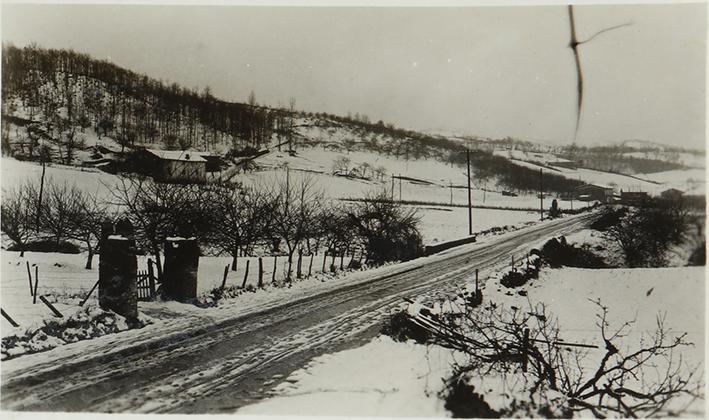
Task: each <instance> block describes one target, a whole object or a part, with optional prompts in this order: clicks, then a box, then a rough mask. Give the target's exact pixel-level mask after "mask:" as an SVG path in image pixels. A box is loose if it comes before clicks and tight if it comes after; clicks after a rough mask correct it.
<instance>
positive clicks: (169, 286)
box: [162, 238, 199, 302]
mask: <svg viewBox="0 0 709 420" xmlns="http://www.w3.org/2000/svg"><path fill="white" fill-rule="evenodd" d="M198 268H199V245H198V244H197V240H196V239H194V238H190V239H185V238H167V239H166V240H165V267H164V269H163V280H162V284H163V291H164V294H165V296H166V297H167V298H172V299H176V300H178V301H181V302H185V301H189V300H191V299H194V298H196V297H197V270H198Z"/></svg>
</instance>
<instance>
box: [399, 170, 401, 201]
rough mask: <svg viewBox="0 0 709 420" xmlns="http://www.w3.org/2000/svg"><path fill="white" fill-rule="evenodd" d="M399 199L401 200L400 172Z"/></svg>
mask: <svg viewBox="0 0 709 420" xmlns="http://www.w3.org/2000/svg"><path fill="white" fill-rule="evenodd" d="M399 201H401V174H399Z"/></svg>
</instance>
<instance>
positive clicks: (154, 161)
mask: <svg viewBox="0 0 709 420" xmlns="http://www.w3.org/2000/svg"><path fill="white" fill-rule="evenodd" d="M203 155H204V152H195V151H190V150H157V149H145V161H146V162H147V163H148V164H149V165H150V166H149V167H148V170H149V172H150V174H151V175H152V176H153V178H154V179H155V180H156V181H162V182H176V183H183V182H185V183H187V182H189V183H203V182H206V181H207V159H205V157H204V156H203Z"/></svg>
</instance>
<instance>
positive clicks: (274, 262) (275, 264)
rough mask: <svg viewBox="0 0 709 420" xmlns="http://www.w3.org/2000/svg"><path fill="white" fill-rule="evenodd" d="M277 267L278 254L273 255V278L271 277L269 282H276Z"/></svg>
mask: <svg viewBox="0 0 709 420" xmlns="http://www.w3.org/2000/svg"><path fill="white" fill-rule="evenodd" d="M277 269H278V255H274V256H273V278H271V283H275V282H276V270H277Z"/></svg>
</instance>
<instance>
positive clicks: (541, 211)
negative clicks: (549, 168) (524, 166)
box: [539, 168, 544, 220]
mask: <svg viewBox="0 0 709 420" xmlns="http://www.w3.org/2000/svg"><path fill="white" fill-rule="evenodd" d="M539 220H544V184H543V183H542V168H539Z"/></svg>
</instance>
